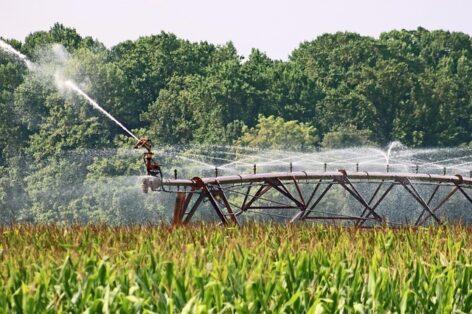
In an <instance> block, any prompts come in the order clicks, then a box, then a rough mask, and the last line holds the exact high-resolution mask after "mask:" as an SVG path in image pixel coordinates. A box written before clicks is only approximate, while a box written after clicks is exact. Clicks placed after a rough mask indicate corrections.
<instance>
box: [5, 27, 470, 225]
mask: <svg viewBox="0 0 472 314" xmlns="http://www.w3.org/2000/svg"><path fill="white" fill-rule="evenodd" d="M4 40H5V41H6V42H8V43H10V44H11V45H12V46H14V47H15V48H16V49H18V50H19V51H21V52H22V53H24V54H25V55H27V56H28V57H29V58H30V59H31V60H32V61H33V62H35V63H37V64H38V65H39V66H38V67H39V69H40V70H38V71H34V72H33V73H31V72H30V71H28V70H27V69H26V67H25V65H24V64H23V63H22V62H21V61H19V60H17V59H15V58H14V57H12V56H11V55H9V54H7V53H5V52H3V51H0V209H1V211H2V215H1V219H2V220H3V221H4V222H10V221H14V220H21V221H51V220H63V219H67V220H79V221H80V220H83V219H86V220H87V219H89V218H84V217H85V216H84V214H83V213H84V212H87V217H90V216H92V218H93V219H96V220H100V219H101V218H104V217H108V216H106V215H104V214H103V212H102V209H103V208H102V207H103V206H105V205H104V204H102V203H103V197H102V196H101V194H100V193H105V192H104V191H100V189H98V188H97V187H92V188H91V190H93V191H94V193H95V194H94V193H88V192H87V193H85V192H84V186H83V185H82V183H81V182H86V181H87V180H92V179H93V180H94V181H93V182H96V181H97V180H105V179H104V178H106V177H107V176H110V175H115V174H117V173H136V172H139V171H142V169H141V170H139V169H140V166H141V165H140V164H139V160H138V162H137V163H127V162H126V163H125V162H122V161H120V160H119V158H115V159H114V160H111V161H110V160H109V159H105V158H96V157H94V158H91V157H87V156H88V155H87V154H85V153H84V152H87V151H89V150H93V149H96V150H98V149H105V148H110V149H113V148H117V147H123V148H125V147H128V148H129V147H131V146H132V143H133V141H132V140H130V139H127V138H126V137H125V136H124V135H123V132H122V130H121V129H119V128H118V127H117V126H116V125H114V124H113V123H112V122H110V121H108V120H106V119H105V118H104V117H102V116H100V115H99V114H98V113H97V112H95V111H94V110H93V109H92V108H91V107H90V106H87V105H85V102H84V100H82V99H79V98H77V97H64V95H63V93H62V92H61V91H60V90H58V88H57V87H56V85H55V84H54V83H53V82H51V75H46V74H47V73H48V71H49V72H50V71H52V69H54V68H55V67H58V66H60V67H62V68H63V72H64V73H65V74H66V75H68V76H70V77H72V78H74V80H75V81H77V82H80V83H81V86H82V87H83V88H84V89H86V91H87V92H88V93H89V94H90V95H91V96H92V98H94V99H96V100H97V101H98V102H99V103H100V104H101V105H102V106H103V107H104V108H105V109H107V110H109V111H110V112H111V113H112V114H113V115H115V116H116V117H117V118H118V119H119V120H120V121H122V122H124V123H125V124H126V125H127V126H128V127H129V128H131V129H133V130H134V132H135V133H137V134H139V135H144V134H145V135H147V136H149V137H150V138H151V139H152V140H153V142H154V143H157V144H160V145H186V144H195V143H198V144H217V145H233V144H236V145H244V146H254V147H262V148H288V149H295V150H298V149H308V148H310V147H325V148H333V147H341V146H346V145H379V146H383V145H386V144H388V143H389V142H391V141H393V140H397V141H401V142H402V143H403V144H405V145H407V146H409V147H433V146H472V39H471V38H470V36H468V35H466V34H463V33H458V32H447V31H428V30H426V29H423V28H418V29H417V30H413V31H407V30H400V31H397V30H394V31H390V32H386V33H383V34H381V35H380V37H379V38H378V39H375V38H371V37H365V36H361V35H359V34H356V33H336V34H324V35H322V36H319V37H317V38H316V39H314V40H312V41H307V42H303V43H301V44H300V46H299V47H298V48H296V49H295V50H294V51H293V52H292V53H291V54H290V56H289V58H288V60H287V61H281V60H272V59H270V58H269V57H267V56H266V55H265V54H264V53H263V52H261V51H259V50H257V49H254V50H253V51H252V52H251V54H250V55H249V56H247V57H242V56H241V55H238V52H237V51H236V49H235V47H234V46H233V44H232V43H227V44H225V45H213V44H211V43H208V42H198V43H195V42H189V41H187V40H183V39H179V38H177V37H176V36H175V35H173V34H170V33H164V32H163V33H160V34H158V35H154V36H146V37H141V38H139V39H137V40H135V41H125V42H122V43H119V44H118V45H116V46H114V47H112V48H110V49H108V48H106V47H105V46H104V45H103V44H101V43H100V42H99V41H97V40H94V39H93V38H90V37H83V36H81V35H80V34H78V33H77V32H76V30H74V29H71V28H67V27H65V26H63V25H60V24H56V25H54V26H53V27H52V28H51V29H50V30H49V31H39V32H34V33H32V34H30V35H29V36H27V37H26V38H25V40H24V41H23V42H20V41H17V40H13V39H12V40H9V39H4ZM71 152H73V154H76V155H80V156H82V157H83V158H67V156H70V154H72V153H71ZM90 182H91V181H90ZM79 183H80V184H79ZM63 185H70V186H73V187H74V188H72V189H70V190H68V192H67V193H66V192H64V190H63V189H61V187H62V186H63ZM87 191H89V190H87ZM115 193H119V192H115ZM101 202H102V203H101ZM112 205H113V206H114V207H113V209H110V210H115V211H118V212H117V213H115V215H114V217H115V218H116V219H118V222H120V219H131V220H133V219H134V218H132V217H131V218H130V216H129V215H132V213H131V214H130V211H129V206H130V204H127V203H126V200H124V201H118V202H117V203H115V204H112ZM107 206H111V205H110V204H107ZM136 206H138V207H139V206H141V207H140V208H147V207H146V206H148V205H143V204H138V205H136ZM149 206H151V205H149ZM149 206H148V207H149ZM97 208H99V209H100V210H97ZM120 212H123V213H124V212H126V214H122V215H121V214H120ZM90 213H95V216H93V214H90ZM120 215H121V216H120ZM149 215H153V213H152V209H151V207H149ZM123 217H124V218H123ZM136 217H138V218H139V219H138V218H136V219H134V220H133V221H139V220H141V219H142V220H144V221H145V220H146V219H148V218H149V217H148V216H146V215H145V214H143V212H139V215H138V214H136ZM104 219H105V218H104ZM105 220H106V219H105Z"/></svg>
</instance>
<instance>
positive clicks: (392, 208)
mask: <svg viewBox="0 0 472 314" xmlns="http://www.w3.org/2000/svg"><path fill="white" fill-rule="evenodd" d="M140 147H144V148H145V149H146V150H147V151H146V153H145V154H144V161H145V165H146V169H147V176H146V177H145V178H144V179H143V182H142V184H143V191H144V192H146V193H147V192H148V191H164V192H170V193H174V194H175V206H174V211H173V219H172V223H173V224H175V225H181V224H184V225H185V224H188V223H190V222H191V221H192V218H194V217H195V216H197V215H198V212H199V211H200V212H201V213H200V216H201V217H202V216H203V217H204V216H205V215H208V214H209V213H211V214H212V215H213V217H215V218H216V219H217V221H219V222H220V223H221V224H223V225H227V224H236V225H239V224H241V223H242V222H244V221H246V220H247V218H245V216H247V215H251V216H254V215H256V216H267V217H269V218H270V219H274V220H277V221H286V222H287V223H296V222H302V221H324V222H329V223H335V222H342V223H343V224H350V225H355V226H375V225H391V226H395V225H398V224H402V225H404V224H408V225H414V226H421V225H428V224H432V223H434V224H439V225H440V224H443V223H445V218H444V217H446V216H447V215H446V214H447V209H446V208H445V207H446V205H447V203H448V202H451V200H453V201H452V203H453V205H454V206H456V204H459V203H458V201H457V200H460V207H461V209H462V211H468V215H469V216H472V193H471V190H472V178H471V177H470V176H463V175H459V174H457V175H447V174H446V173H443V174H427V173H419V172H418V168H417V169H416V171H415V172H389V168H388V166H387V168H386V171H385V172H379V171H375V172H361V171H359V170H358V169H356V170H355V171H346V170H344V169H339V170H337V171H326V167H325V169H324V170H322V171H308V170H307V171H292V169H291V167H290V171H288V172H268V173H256V166H254V170H253V172H252V173H250V174H238V175H226V176H218V171H215V176H213V177H206V178H200V177H194V178H192V179H177V178H172V179H167V178H166V179H165V178H163V176H162V172H161V169H160V167H159V165H158V163H157V162H155V161H154V160H153V153H152V151H151V143H150V142H149V141H148V140H147V139H141V140H140V141H139V142H138V144H137V145H136V148H140ZM330 200H334V201H335V202H336V203H342V204H343V206H344V207H343V210H337V211H334V210H333V209H332V207H333V206H334V205H333V204H331V205H330ZM399 213H401V214H399Z"/></svg>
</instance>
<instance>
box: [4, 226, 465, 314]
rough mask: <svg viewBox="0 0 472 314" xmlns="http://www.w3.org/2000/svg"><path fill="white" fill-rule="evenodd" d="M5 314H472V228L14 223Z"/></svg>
mask: <svg viewBox="0 0 472 314" xmlns="http://www.w3.org/2000/svg"><path fill="white" fill-rule="evenodd" d="M0 232H1V237H0V272H1V277H0V286H1V289H0V309H1V310H2V311H3V312H19V313H38V312H51V313H53V312H54V313H55V312H84V311H88V312H90V313H101V312H103V313H108V312H117V311H118V312H122V313H128V312H144V313H152V312H154V313H177V312H192V313H193V312H201V313H207V312H214V313H218V312H223V313H226V312H227V313H231V312H240V313H259V312H284V313H300V312H310V313H322V312H328V313H331V312H359V313H363V312H374V313H379V312H399V313H404V312H409V313H410V312H418V313H424V312H428V313H429V312H436V313H448V312H462V313H471V312H472V229H470V228H467V227H459V226H456V227H453V226H452V227H444V228H422V229H396V230H392V229H375V230H366V229H350V228H337V227H326V226H325V227H323V226H290V227H287V226H277V225H249V226H246V227H243V228H226V229H225V228H221V227H216V226H212V225H206V226H204V225H201V226H193V227H188V228H177V229H173V230H171V229H169V228H165V227H119V228H111V227H105V226H100V227H94V226H88V227H59V226H13V227H8V228H4V229H1V230H0Z"/></svg>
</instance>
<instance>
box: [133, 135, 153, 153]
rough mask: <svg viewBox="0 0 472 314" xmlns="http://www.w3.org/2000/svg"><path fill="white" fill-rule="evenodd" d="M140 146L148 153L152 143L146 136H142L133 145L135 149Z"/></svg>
mask: <svg viewBox="0 0 472 314" xmlns="http://www.w3.org/2000/svg"><path fill="white" fill-rule="evenodd" d="M141 147H142V148H145V149H146V150H147V151H148V153H151V148H152V143H151V141H150V140H149V139H148V138H147V137H142V138H140V139H139V140H138V142H137V143H136V145H134V148H135V149H138V148H141Z"/></svg>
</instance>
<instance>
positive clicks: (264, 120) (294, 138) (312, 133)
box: [236, 115, 318, 150]
mask: <svg viewBox="0 0 472 314" xmlns="http://www.w3.org/2000/svg"><path fill="white" fill-rule="evenodd" d="M242 131H243V133H244V134H243V135H242V136H241V137H240V138H239V139H238V140H237V141H236V145H239V146H249V147H258V148H266V149H292V150H300V149H304V148H308V147H314V146H315V144H317V142H318V138H317V136H316V130H315V128H313V127H312V126H310V125H309V124H306V123H300V122H298V121H295V120H292V121H285V120H284V119H283V118H280V117H277V118H276V117H274V116H269V117H264V116H262V115H261V116H259V119H258V123H257V125H256V126H255V127H254V128H251V129H249V128H247V127H245V128H243V130H242Z"/></svg>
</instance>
